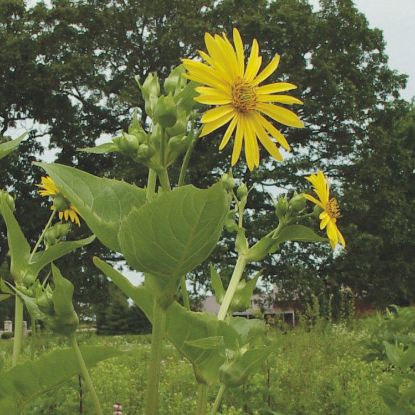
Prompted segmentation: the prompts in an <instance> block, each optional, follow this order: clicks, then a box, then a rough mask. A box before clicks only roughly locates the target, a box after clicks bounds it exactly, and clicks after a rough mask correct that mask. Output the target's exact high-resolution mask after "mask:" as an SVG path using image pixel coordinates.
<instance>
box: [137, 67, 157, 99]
mask: <svg viewBox="0 0 415 415" xmlns="http://www.w3.org/2000/svg"><path fill="white" fill-rule="evenodd" d="M140 89H141V93H142V94H143V97H144V100H145V101H147V100H148V99H149V98H150V97H151V96H155V97H158V96H159V95H160V83H159V80H158V77H157V74H155V73H149V74H148V75H147V78H146V79H145V81H144V83H143V85H140Z"/></svg>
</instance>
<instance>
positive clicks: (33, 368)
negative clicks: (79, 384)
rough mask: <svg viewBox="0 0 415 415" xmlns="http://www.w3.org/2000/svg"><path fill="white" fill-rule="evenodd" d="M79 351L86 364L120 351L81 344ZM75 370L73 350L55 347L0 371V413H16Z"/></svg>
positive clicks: (68, 377) (76, 367)
mask: <svg viewBox="0 0 415 415" xmlns="http://www.w3.org/2000/svg"><path fill="white" fill-rule="evenodd" d="M81 352H82V355H83V357H84V360H85V363H86V365H87V366H88V367H91V366H94V365H96V364H97V363H99V362H100V361H102V360H105V359H109V358H111V357H115V356H118V355H119V354H120V352H119V351H118V350H116V349H114V348H112V347H107V346H84V347H81ZM78 373H79V366H78V361H77V358H76V355H75V352H74V351H73V349H62V350H54V351H53V352H50V353H48V354H45V355H43V356H42V357H40V358H39V359H37V360H34V361H28V362H25V363H23V364H20V365H17V366H15V367H14V368H13V369H10V370H9V371H7V372H5V373H2V375H1V378H0V413H1V414H5V415H6V414H7V415H19V414H20V413H21V410H22V408H23V407H24V405H26V404H27V403H28V402H30V401H31V400H32V399H34V398H35V397H37V396H39V395H41V394H42V393H45V392H47V391H49V390H51V389H53V388H55V387H57V386H59V385H61V384H62V383H63V382H65V381H66V380H68V379H70V378H71V377H73V376H75V375H77V374H78Z"/></svg>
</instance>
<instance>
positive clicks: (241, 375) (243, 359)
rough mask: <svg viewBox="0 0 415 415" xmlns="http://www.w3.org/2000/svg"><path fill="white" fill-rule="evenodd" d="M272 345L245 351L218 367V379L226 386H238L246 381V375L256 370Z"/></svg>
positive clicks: (270, 350)
mask: <svg viewBox="0 0 415 415" xmlns="http://www.w3.org/2000/svg"><path fill="white" fill-rule="evenodd" d="M271 352H272V347H261V348H257V349H252V350H248V351H246V352H245V353H244V354H242V355H241V356H238V357H237V358H236V359H235V360H233V361H232V362H230V363H226V364H224V365H223V366H222V367H221V369H220V380H221V382H222V383H223V384H224V385H226V386H227V387H236V386H240V385H242V384H243V383H245V382H246V380H247V379H248V376H249V375H251V374H253V373H255V372H257V371H258V370H259V369H260V368H261V366H262V365H263V363H264V362H265V360H267V358H268V356H269V355H270V353H271Z"/></svg>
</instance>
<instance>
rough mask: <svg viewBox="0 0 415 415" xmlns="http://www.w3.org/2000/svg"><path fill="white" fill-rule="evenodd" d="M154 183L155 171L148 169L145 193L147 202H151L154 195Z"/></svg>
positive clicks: (155, 178)
mask: <svg viewBox="0 0 415 415" xmlns="http://www.w3.org/2000/svg"><path fill="white" fill-rule="evenodd" d="M156 181H157V173H156V171H155V170H153V169H148V178H147V191H146V199H147V202H151V201H152V200H153V197H154V193H155V192H156Z"/></svg>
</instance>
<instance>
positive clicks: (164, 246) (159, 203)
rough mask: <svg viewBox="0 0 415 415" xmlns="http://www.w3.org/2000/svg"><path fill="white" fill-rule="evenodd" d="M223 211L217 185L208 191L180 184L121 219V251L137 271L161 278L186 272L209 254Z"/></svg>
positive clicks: (225, 208) (221, 192)
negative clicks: (180, 185)
mask: <svg viewBox="0 0 415 415" xmlns="http://www.w3.org/2000/svg"><path fill="white" fill-rule="evenodd" d="M227 212H228V203H227V197H226V192H225V190H224V188H223V186H222V184H220V183H218V184H216V185H214V186H212V187H210V188H209V189H206V190H200V189H197V188H195V187H193V186H183V187H180V188H178V189H176V190H174V191H172V192H166V193H163V194H161V195H160V196H159V197H157V198H156V199H155V200H154V201H152V202H151V203H147V204H146V205H144V206H142V207H141V208H140V209H134V210H132V211H131V213H130V214H129V215H128V216H127V217H126V218H125V219H124V220H123V221H122V224H121V228H120V231H119V242H120V247H121V252H122V253H123V254H124V256H125V258H126V260H127V262H128V263H129V264H130V265H131V266H132V267H133V268H135V269H136V270H138V271H142V272H147V273H150V274H153V275H156V276H159V277H177V276H181V275H184V274H186V273H187V272H190V271H192V270H193V269H194V268H195V267H196V266H197V265H199V264H200V263H202V262H203V261H204V260H205V259H206V258H207V257H208V256H209V254H210V253H211V252H212V250H213V248H214V247H215V245H216V243H217V241H218V239H219V237H220V234H221V232H222V227H223V222H224V219H225V216H226V214H227Z"/></svg>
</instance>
